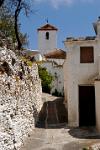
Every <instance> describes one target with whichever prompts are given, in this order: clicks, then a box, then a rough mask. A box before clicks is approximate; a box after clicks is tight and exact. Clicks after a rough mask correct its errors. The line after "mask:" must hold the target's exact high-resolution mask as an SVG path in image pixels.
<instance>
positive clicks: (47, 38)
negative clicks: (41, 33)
mask: <svg viewBox="0 0 100 150" xmlns="http://www.w3.org/2000/svg"><path fill="white" fill-rule="evenodd" d="M46 40H49V32H46Z"/></svg>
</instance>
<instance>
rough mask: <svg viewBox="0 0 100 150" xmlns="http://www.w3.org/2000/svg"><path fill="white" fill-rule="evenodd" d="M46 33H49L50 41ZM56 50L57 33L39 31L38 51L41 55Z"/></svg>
mask: <svg viewBox="0 0 100 150" xmlns="http://www.w3.org/2000/svg"><path fill="white" fill-rule="evenodd" d="M46 32H49V40H47V39H46V37H45V34H46ZM54 48H57V31H55V30H53V31H49V30H46V31H45V30H44V31H38V49H39V51H40V53H41V54H46V53H47V52H50V50H53V49H54Z"/></svg>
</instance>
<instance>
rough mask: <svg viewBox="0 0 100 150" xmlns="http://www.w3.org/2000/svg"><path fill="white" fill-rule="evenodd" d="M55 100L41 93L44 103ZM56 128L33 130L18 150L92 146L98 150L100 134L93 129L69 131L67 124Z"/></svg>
mask: <svg viewBox="0 0 100 150" xmlns="http://www.w3.org/2000/svg"><path fill="white" fill-rule="evenodd" d="M55 99H56V100H57V102H58V97H54V96H51V95H49V94H44V93H43V101H44V103H45V102H47V101H55ZM54 127H55V126H54ZM56 127H58V129H57V128H54V129H44V128H36V129H34V130H33V131H32V132H31V133H30V135H29V137H28V138H27V139H26V141H25V142H24V144H23V146H22V148H21V149H20V150H85V149H84V148H85V147H88V146H91V145H94V144H96V145H94V149H93V150H100V144H99V145H98V143H100V134H97V133H96V132H95V130H94V129H93V128H81V129H80V128H74V129H71V128H68V127H67V124H66V125H65V124H64V126H63V124H60V125H58V126H56ZM49 128H50V126H49Z"/></svg>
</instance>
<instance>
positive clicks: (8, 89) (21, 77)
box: [0, 48, 42, 150]
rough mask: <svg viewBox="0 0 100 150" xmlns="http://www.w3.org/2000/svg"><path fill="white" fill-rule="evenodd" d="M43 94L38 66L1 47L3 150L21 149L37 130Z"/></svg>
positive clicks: (0, 145)
mask: <svg viewBox="0 0 100 150" xmlns="http://www.w3.org/2000/svg"><path fill="white" fill-rule="evenodd" d="M41 95H42V89H41V82H40V79H39V76H38V68H37V65H36V64H35V63H33V64H32V66H28V65H27V63H25V62H24V61H22V60H21V59H19V58H18V57H17V56H16V55H15V53H14V52H12V51H11V50H8V49H6V48H0V150H19V148H20V146H21V145H22V143H23V141H24V140H25V138H26V137H27V136H28V134H29V133H30V132H31V130H32V129H33V128H34V127H35V122H36V121H37V116H38V113H39V111H40V109H41V106H42V99H41V97H42V96H41Z"/></svg>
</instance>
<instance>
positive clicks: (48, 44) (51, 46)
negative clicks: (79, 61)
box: [37, 24, 66, 95]
mask: <svg viewBox="0 0 100 150" xmlns="http://www.w3.org/2000/svg"><path fill="white" fill-rule="evenodd" d="M37 31H38V49H39V51H40V53H41V54H42V56H43V57H44V55H45V57H46V60H45V62H44V63H43V64H42V66H43V67H46V68H47V70H48V71H49V73H51V74H52V75H53V82H52V89H51V93H55V92H58V94H61V95H63V93H64V78H63V63H64V60H65V55H66V53H65V52H64V51H63V50H61V49H58V48H57V31H58V29H57V28H56V27H54V26H53V25H51V24H46V25H44V26H42V27H40V28H38V29H37ZM52 54H53V55H52ZM59 55H61V56H59ZM62 55H64V56H63V57H62Z"/></svg>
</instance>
